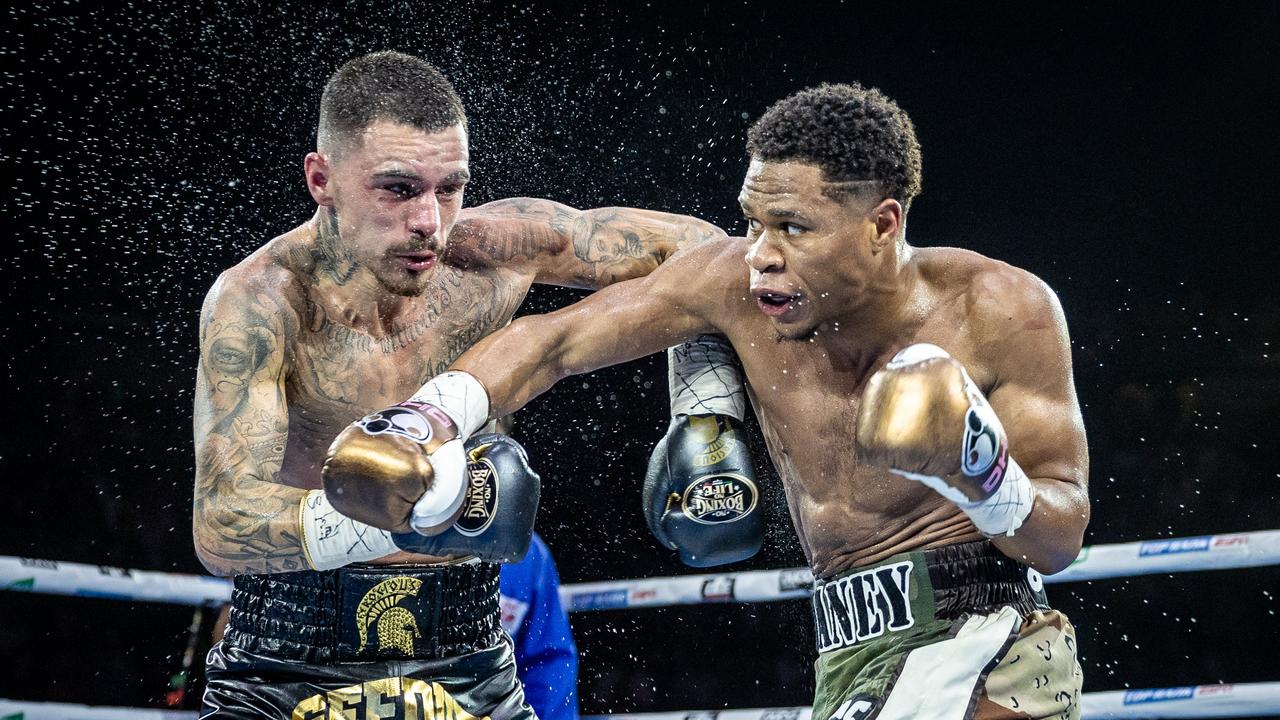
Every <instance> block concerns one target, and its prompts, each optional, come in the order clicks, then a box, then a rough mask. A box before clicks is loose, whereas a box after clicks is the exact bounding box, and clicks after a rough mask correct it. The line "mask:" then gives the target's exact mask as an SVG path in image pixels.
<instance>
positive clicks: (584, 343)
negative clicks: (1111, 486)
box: [429, 85, 1089, 720]
mask: <svg viewBox="0 0 1280 720" xmlns="http://www.w3.org/2000/svg"><path fill="white" fill-rule="evenodd" d="M747 148H748V152H749V154H750V158H751V160H750V165H749V167H748V169H747V173H746V179H745V181H744V183H743V186H742V191H741V193H740V195H739V202H740V204H741V206H742V211H743V214H744V216H745V218H746V222H747V236H746V238H726V239H724V240H716V241H712V242H710V243H707V244H704V245H700V246H697V247H692V248H690V249H689V250H687V251H682V252H681V253H680V254H678V255H676V256H675V257H674V258H672V259H671V260H670V261H669V262H667V263H665V264H664V265H663V266H662V267H660V268H658V269H657V270H655V271H654V272H653V273H651V274H650V275H648V276H647V277H644V278H641V279H637V280H633V281H629V282H624V283H618V284H616V285H614V286H611V287H609V288H605V289H604V290H602V291H600V292H599V293H596V294H595V295H592V296H591V297H588V298H586V299H584V300H583V301H581V302H579V303H577V304H575V305H573V306H571V307H569V308H566V309H564V310H561V311H557V312H554V313H550V314H548V315H534V316H527V317H524V318H521V319H519V320H516V321H515V322H514V323H512V324H511V325H510V326H509V327H507V328H505V329H503V330H500V331H498V332H496V333H494V334H493V335H491V336H489V337H488V338H486V339H485V340H482V341H481V342H479V343H477V344H476V345H475V346H474V347H472V348H471V349H470V350H469V351H467V352H466V353H464V354H463V355H462V356H461V357H459V358H458V360H457V361H456V362H455V363H454V365H453V367H452V370H451V371H450V372H448V373H446V374H445V375H442V376H440V377H438V378H436V379H434V380H433V381H432V383H435V384H437V385H440V386H448V387H452V388H454V389H455V390H454V392H450V393H436V395H435V397H436V399H437V401H438V402H439V403H440V404H441V407H442V409H443V410H445V411H450V410H451V409H455V407H456V406H457V405H458V404H459V400H458V398H461V397H463V396H464V395H465V397H467V398H468V404H469V405H471V406H472V409H471V411H470V412H473V413H475V414H476V415H478V416H500V415H502V414H505V413H509V412H513V411H514V410H516V409H517V408H519V407H521V406H523V405H524V404H525V403H527V402H528V401H529V400H531V399H532V398H534V397H536V396H537V395H538V394H540V393H542V392H545V391H546V390H547V389H549V388H550V387H551V386H552V385H553V384H554V383H555V382H556V381H557V380H559V379H561V378H563V377H565V376H567V375H570V374H576V373H583V372H589V371H591V370H593V369H595V368H599V367H603V366H606V365H611V364H616V363H619V362H624V361H627V360H630V359H633V358H637V357H641V356H643V355H646V354H649V353H652V352H656V351H658V350H659V349H661V348H663V347H665V346H669V345H674V344H676V343H679V342H682V341H687V340H690V339H691V338H695V337H697V336H699V335H702V334H704V333H718V334H720V335H722V336H724V337H725V338H726V339H727V340H728V342H729V344H730V345H731V346H732V348H733V349H734V350H735V351H736V353H737V355H738V357H739V359H740V361H741V364H742V369H743V370H744V371H745V376H746V381H747V384H748V386H749V391H748V392H749V395H750V400H751V404H752V406H753V409H754V411H755V413H756V416H757V417H758V419H759V421H760V425H761V428H762V430H763V432H764V435H765V440H766V443H767V444H768V448H769V455H770V458H771V459H772V461H773V464H774V466H775V467H776V468H777V470H778V474H779V475H780V476H781V478H782V482H783V484H784V488H785V490H786V495H787V502H788V505H789V508H790V511H791V518H792V520H793V522H794V523H795V527H796V531H797V534H798V535H799V537H800V541H801V544H802V546H803V548H804V550H805V553H806V555H807V557H808V560H809V563H810V566H811V568H812V570H813V573H814V575H815V577H817V578H818V583H817V586H816V588H815V593H814V617H815V622H816V624H817V630H818V633H817V635H818V642H819V645H820V647H819V650H820V654H819V658H818V661H817V668H816V669H817V697H816V699H815V704H814V710H813V717H814V718H816V719H817V720H829V719H831V718H835V719H836V720H869V719H870V718H876V719H877V720H891V719H892V720H898V719H905V718H914V719H916V720H920V719H922V718H930V719H936V720H951V719H955V720H961V719H966V718H982V719H988V718H1075V717H1078V716H1079V707H1080V705H1079V698H1080V685H1081V675H1080V671H1079V666H1078V663H1077V660H1076V652H1075V650H1076V644H1075V631H1074V629H1073V628H1072V627H1071V624H1070V623H1069V622H1068V621H1067V619H1066V618H1065V617H1064V616H1063V615H1062V614H1061V613H1058V612H1056V611H1054V610H1052V609H1050V608H1049V607H1048V606H1047V604H1046V600H1045V596H1044V593H1043V588H1042V587H1041V582H1040V578H1039V575H1038V574H1037V572H1044V573H1053V572H1057V571H1059V570H1061V569H1063V568H1065V567H1067V565H1069V564H1070V563H1071V562H1072V560H1073V559H1074V558H1075V557H1076V555H1077V554H1078V553H1079V551H1080V547H1081V544H1082V541H1083V535H1084V529H1085V527H1086V525H1087V524H1088V519H1089V498H1088V493H1087V490H1086V487H1087V472H1088V452H1087V447H1086V442H1085V434H1084V426H1083V422H1082V420H1081V416H1080V407H1079V403H1078V401H1077V399H1076V393H1075V386H1074V382H1073V379H1072V370H1071V346H1070V342H1069V340H1068V336H1067V328H1066V321H1065V319H1064V317H1063V312H1062V309H1061V307H1060V306H1059V304H1058V300H1057V298H1056V296H1055V295H1054V293H1053V291H1052V290H1050V289H1049V288H1048V287H1047V286H1046V285H1045V284H1044V283H1043V282H1041V281H1040V280H1039V279H1038V278H1036V277H1035V276H1033V275H1032V274H1031V273H1029V272H1026V271H1024V270H1021V269H1018V268H1015V267H1013V266H1011V265H1008V264H1006V263H1003V262H999V261H997V260H993V259H991V258H987V257H984V256H982V255H979V254H977V253H974V252H969V251H966V250H960V249H955V248H945V247H930V248H917V247H913V246H911V245H909V244H908V243H907V241H906V235H905V228H906V218H907V211H908V209H909V207H910V205H911V202H912V200H913V199H914V198H915V197H916V195H917V193H918V192H919V188H920V150H919V146H918V144H917V141H916V138H915V132H914V129H913V126H912V123H911V120H910V119H909V118H908V117H907V115H906V113H904V112H903V111H902V110H901V109H900V108H899V107H898V106H897V104H896V103H894V102H893V101H892V100H890V99H889V98H887V97H885V96H884V95H883V94H882V93H880V92H879V91H878V90H875V89H867V88H863V87H861V86H858V85H823V86H819V87H816V88H810V89H807V90H803V91H801V92H798V93H796V94H794V95H792V96H790V97H788V98H785V99H784V100H782V101H780V102H778V103H777V104H775V105H774V106H773V107H772V108H770V109H769V110H768V111H767V112H766V113H765V114H764V116H763V117H761V118H760V120H758V121H757V122H756V123H755V125H754V126H753V127H752V129H751V131H750V134H749V137H748V144H747ZM989 211H992V212H995V211H998V208H997V207H993V208H989ZM744 261H745V262H744ZM513 358H514V359H513ZM522 358H536V359H537V361H536V362H535V361H524V360H522ZM429 384H431V383H429ZM463 390H465V392H463ZM713 412H718V410H713ZM465 434H466V433H463V435H464V436H465ZM655 500H656V501H658V502H666V503H668V505H670V504H671V503H672V502H673V501H672V499H671V498H670V497H667V498H663V497H660V496H659V497H657V498H655ZM686 529H687V530H696V528H694V527H693V524H692V523H691V524H689V526H688V527H687V528H686Z"/></svg>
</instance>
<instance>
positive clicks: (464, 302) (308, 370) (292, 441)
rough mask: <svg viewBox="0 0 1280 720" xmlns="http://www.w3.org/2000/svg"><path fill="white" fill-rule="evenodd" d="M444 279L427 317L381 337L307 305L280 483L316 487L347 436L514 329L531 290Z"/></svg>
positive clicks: (498, 278)
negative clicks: (480, 344) (486, 341)
mask: <svg viewBox="0 0 1280 720" xmlns="http://www.w3.org/2000/svg"><path fill="white" fill-rule="evenodd" d="M441 271H442V272H441V277H440V278H439V282H435V283H433V284H432V285H431V286H430V287H429V288H428V289H427V292H426V293H425V295H424V297H423V300H424V301H423V303H421V308H420V310H419V311H418V312H417V313H415V314H413V315H411V316H409V317H406V318H405V319H404V321H403V322H401V323H393V324H392V325H391V326H390V328H389V331H388V332H386V333H383V334H380V335H377V336H375V335H371V334H368V333H364V332H361V331H359V330H356V329H354V328H352V327H350V326H348V325H346V324H343V323H342V322H340V321H337V320H335V319H334V317H333V314H334V313H332V311H330V310H329V309H327V308H326V307H325V305H324V304H323V303H322V302H315V301H309V302H307V303H306V305H307V307H306V308H305V311H306V312H305V314H303V316H302V318H301V320H302V327H301V328H300V332H299V336H298V340H297V342H296V344H295V346H294V347H293V348H292V353H291V357H290V360H291V362H290V364H289V370H288V378H287V379H286V383H285V392H286V402H287V404H288V408H289V439H288V443H287V445H286V448H285V458H284V463H283V467H282V469H281V475H280V476H281V478H282V479H283V480H284V481H285V482H286V483H288V484H290V485H295V486H299V487H311V486H314V485H315V484H316V482H317V481H318V479H319V472H318V471H319V466H320V464H321V463H322V462H323V460H324V454H325V451H326V450H327V448H328V447H329V444H330V443H331V442H332V441H333V438H334V437H335V436H336V435H337V434H338V433H339V432H341V431H342V429H343V428H345V427H346V426H347V425H348V424H349V423H351V422H352V421H354V420H356V419H358V418H359V417H361V416H362V415H365V414H367V413H369V412H372V411H374V410H377V409H379V408H382V407H386V406H388V405H394V404H396V403H398V402H401V401H403V400H405V399H407V398H408V397H409V396H410V395H412V394H413V393H414V392H415V391H416V390H417V389H418V388H419V387H421V386H422V383H424V382H426V380H428V379H430V378H431V377H433V376H435V375H437V374H439V373H441V372H443V371H444V370H445V369H446V368H448V366H449V365H450V364H451V363H452V362H453V361H454V360H455V359H457V357H458V356H459V355H461V354H462V353H463V352H464V351H465V350H466V349H467V348H469V347H471V345H473V344H475V343H476V342H477V341H479V340H480V339H481V338H483V337H485V336H487V335H489V334H490V333H492V332H494V331H495V330H498V329H500V328H501V327H503V326H504V325H506V324H507V323H508V322H509V321H510V319H511V316H512V314H514V312H515V310H516V308H517V307H519V304H520V302H521V300H522V299H523V298H524V295H525V292H526V291H527V289H528V285H527V283H522V282H519V281H518V280H517V279H514V278H510V277H504V276H503V275H501V274H497V273H492V274H483V273H462V272H460V271H456V270H453V269H452V268H441ZM444 271H449V272H448V273H445V272H444Z"/></svg>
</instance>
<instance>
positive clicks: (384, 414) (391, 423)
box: [356, 407, 431, 443]
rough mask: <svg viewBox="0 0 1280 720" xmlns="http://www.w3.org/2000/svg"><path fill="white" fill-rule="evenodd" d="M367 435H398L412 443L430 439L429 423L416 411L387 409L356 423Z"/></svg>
mask: <svg viewBox="0 0 1280 720" xmlns="http://www.w3.org/2000/svg"><path fill="white" fill-rule="evenodd" d="M356 424H357V425H359V426H360V428H361V429H363V430H364V431H365V433H367V434H369V435H399V436H401V437H407V438H409V439H410V440H412V441H414V442H419V443H424V442H426V441H428V440H430V439H431V423H429V422H427V419H426V418H425V417H423V416H422V415H421V414H420V413H419V412H417V411H416V410H410V409H409V408H406V407H389V408H386V409H385V410H379V411H378V412H376V413H373V414H372V415H365V416H364V417H362V418H360V419H359V420H357V421H356Z"/></svg>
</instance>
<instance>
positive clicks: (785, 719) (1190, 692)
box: [582, 682, 1280, 720]
mask: <svg viewBox="0 0 1280 720" xmlns="http://www.w3.org/2000/svg"><path fill="white" fill-rule="evenodd" d="M809 711H810V708H807V707H785V708H755V709H750V710H701V711H699V710H685V711H678V712H663V713H631V714H626V715H594V716H593V715H584V716H583V718H582V720H810V717H809ZM1276 713H1280V682H1267V683H1247V684H1242V685H1192V686H1187V687H1171V688H1155V689H1150V690H1116V691H1109V692H1095V693H1085V694H1084V695H1083V696H1081V698H1080V718H1081V720H1105V719H1108V718H1220V717H1259V716H1262V715H1274V714H1276ZM813 720H823V719H822V718H813Z"/></svg>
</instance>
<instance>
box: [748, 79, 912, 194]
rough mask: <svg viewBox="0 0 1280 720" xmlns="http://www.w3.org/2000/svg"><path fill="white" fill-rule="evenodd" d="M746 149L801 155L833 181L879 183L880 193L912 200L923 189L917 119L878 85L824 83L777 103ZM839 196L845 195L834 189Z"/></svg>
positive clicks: (756, 153)
mask: <svg viewBox="0 0 1280 720" xmlns="http://www.w3.org/2000/svg"><path fill="white" fill-rule="evenodd" d="M747 153H748V154H749V155H750V156H751V157H752V158H756V159H760V160H765V161H770V162H784V161H787V160H799V161H801V162H807V163H813V164H814V165H817V166H818V167H820V168H822V173H823V176H824V179H826V180H827V181H828V182H832V183H842V182H843V183H867V182H871V183H875V184H876V185H878V186H879V188H878V190H879V192H880V193H881V197H891V198H893V199H895V200H897V201H898V202H900V203H902V206H903V208H904V209H905V208H907V207H909V206H910V205H911V199H912V198H914V197H915V196H916V195H918V194H919V193H920V143H919V142H918V141H917V140H916V130H915V126H914V125H912V124H911V118H909V117H907V113H906V112H904V111H903V110H902V108H900V107H898V104H897V103H895V102H894V101H893V100H890V99H889V98H888V97H887V96H886V95H885V94H884V93H882V92H880V91H879V90H877V89H876V88H864V87H863V86H861V85H859V84H857V83H849V84H830V83H823V84H822V85H819V86H817V87H811V88H805V89H804V90H801V91H799V92H797V93H795V94H793V95H790V96H788V97H785V98H783V99H782V100H779V101H778V102H776V103H774V104H773V105H772V106H771V107H770V108H769V109H768V110H766V111H765V113H764V115H761V116H760V119H759V120H757V121H756V122H755V124H754V125H752V126H751V130H750V131H748V133H747ZM829 194H832V195H833V196H835V197H837V199H839V198H840V197H842V196H843V193H842V192H841V189H840V188H834V189H833V192H832V193H829Z"/></svg>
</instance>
